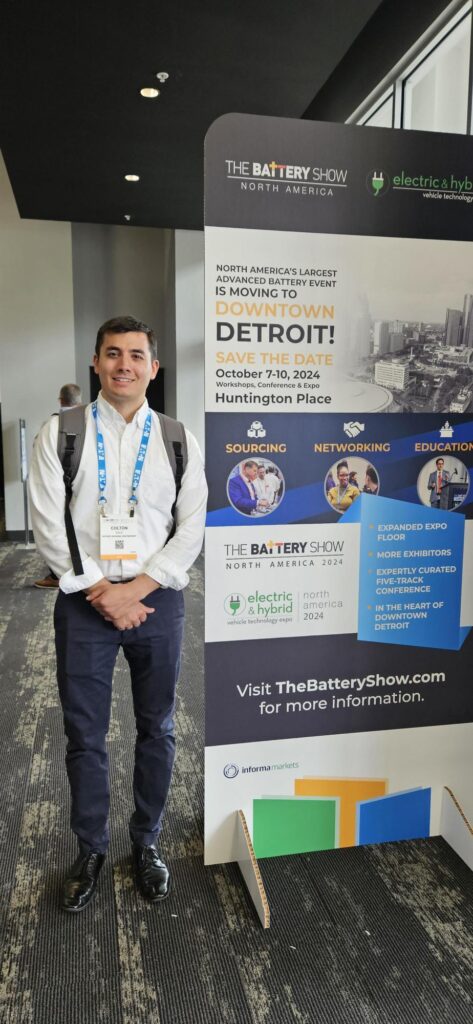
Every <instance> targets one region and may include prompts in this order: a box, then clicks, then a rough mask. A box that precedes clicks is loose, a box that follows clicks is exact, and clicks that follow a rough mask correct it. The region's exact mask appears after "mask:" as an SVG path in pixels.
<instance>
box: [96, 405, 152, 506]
mask: <svg viewBox="0 0 473 1024" xmlns="http://www.w3.org/2000/svg"><path fill="white" fill-rule="evenodd" d="M92 414H93V417H94V420H95V427H96V430H97V467H98V482H99V506H100V509H101V511H102V512H103V511H104V506H105V505H106V503H107V499H106V497H105V489H106V486H107V466H106V462H105V445H104V441H103V434H102V432H101V430H100V424H99V414H98V409H97V402H92ZM150 434H151V411H149V412H148V415H147V417H146V420H145V425H144V427H143V434H142V436H141V443H140V447H139V451H138V455H137V457H136V464H135V469H134V472H133V480H132V482H131V495H130V497H129V498H128V501H129V504H130V506H131V507H130V515H131V516H132V515H134V511H135V508H136V505H137V504H138V498H137V497H136V491H137V490H138V485H139V482H140V480H141V473H142V471H143V463H144V461H145V455H146V451H147V448H148V442H149V436H150Z"/></svg>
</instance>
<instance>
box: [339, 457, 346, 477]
mask: <svg viewBox="0 0 473 1024" xmlns="http://www.w3.org/2000/svg"><path fill="white" fill-rule="evenodd" d="M342 466H345V469H348V462H345V459H344V460H343V462H337V476H338V474H339V472H340V470H341V468H342Z"/></svg>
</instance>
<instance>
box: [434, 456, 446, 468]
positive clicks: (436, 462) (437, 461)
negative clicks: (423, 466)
mask: <svg viewBox="0 0 473 1024" xmlns="http://www.w3.org/2000/svg"><path fill="white" fill-rule="evenodd" d="M439 462H443V464H444V465H445V459H444V458H442V456H441V455H439V457H438V459H436V460H435V465H436V466H438V464H439Z"/></svg>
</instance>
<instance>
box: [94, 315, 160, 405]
mask: <svg viewBox="0 0 473 1024" xmlns="http://www.w3.org/2000/svg"><path fill="white" fill-rule="evenodd" d="M94 369H95V372H96V373H97V374H98V375H99V377H100V384H101V386H102V392H103V395H104V398H106V399H107V401H108V402H110V404H111V405H115V404H116V403H117V402H118V403H121V402H123V403H124V402H125V401H127V402H130V400H131V401H133V402H136V403H139V404H141V402H143V400H144V397H145V394H146V388H147V387H148V384H149V382H150V380H154V378H155V377H156V374H157V372H158V369H159V363H158V360H157V359H151V353H150V350H149V344H148V338H147V336H146V334H144V333H143V332H142V331H129V332H128V333H126V334H106V335H105V336H104V338H103V341H102V346H101V349H100V355H98V356H97V355H94Z"/></svg>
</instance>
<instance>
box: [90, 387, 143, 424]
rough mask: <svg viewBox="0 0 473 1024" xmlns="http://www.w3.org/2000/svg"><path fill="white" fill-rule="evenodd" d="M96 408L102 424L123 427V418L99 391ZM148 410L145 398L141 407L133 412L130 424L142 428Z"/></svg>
mask: <svg viewBox="0 0 473 1024" xmlns="http://www.w3.org/2000/svg"><path fill="white" fill-rule="evenodd" d="M97 408H98V411H99V416H100V419H102V420H103V421H104V423H109V424H112V423H113V424H115V426H121V427H123V425H124V423H125V420H124V419H123V416H121V415H120V413H119V412H117V410H116V409H115V408H114V407H113V405H110V402H107V400H106V398H104V397H103V395H102V392H101V391H99V395H98V398H97ZM148 410H149V405H148V402H147V400H146V398H145V400H144V402H143V405H140V408H139V409H138V411H137V412H135V415H134V417H133V419H132V420H131V423H134V424H135V425H136V426H138V427H141V428H143V427H144V425H145V420H146V417H147V415H148Z"/></svg>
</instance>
